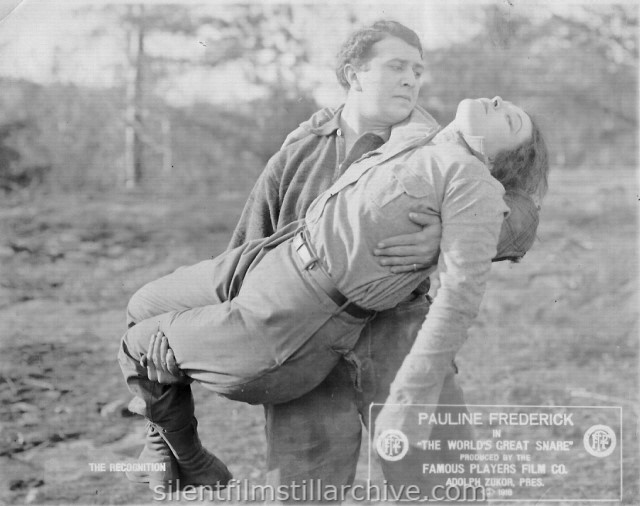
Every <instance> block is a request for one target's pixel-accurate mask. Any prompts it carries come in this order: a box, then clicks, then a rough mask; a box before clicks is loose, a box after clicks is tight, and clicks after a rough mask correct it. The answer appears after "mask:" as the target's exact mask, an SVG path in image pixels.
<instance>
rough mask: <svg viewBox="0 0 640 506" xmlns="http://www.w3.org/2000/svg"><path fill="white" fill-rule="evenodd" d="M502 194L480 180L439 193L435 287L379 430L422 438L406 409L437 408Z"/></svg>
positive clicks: (480, 287)
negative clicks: (441, 199) (437, 284)
mask: <svg viewBox="0 0 640 506" xmlns="http://www.w3.org/2000/svg"><path fill="white" fill-rule="evenodd" d="M502 193H503V191H502V189H498V188H497V186H496V185H494V184H492V183H490V182H488V181H486V180H482V179H467V180H463V181H459V182H457V183H456V184H455V185H451V186H450V187H449V188H447V189H446V190H445V198H444V203H443V207H442V240H441V246H440V250H441V253H440V258H439V261H438V271H439V276H440V287H439V289H438V292H437V294H436V296H435V298H434V302H433V304H432V305H431V308H430V310H429V313H428V315H427V317H426V319H425V321H424V323H423V325H422V327H421V328H420V330H419V332H418V335H417V337H416V340H415V342H414V345H413V347H412V348H411V351H410V352H409V354H408V355H407V357H406V358H405V360H404V362H403V364H402V366H401V367H400V369H399V371H398V373H397V375H396V377H395V379H394V381H393V383H392V385H391V391H390V395H389V398H388V399H387V405H386V406H385V407H384V409H383V412H382V413H383V416H382V415H381V418H382V419H381V420H380V423H381V425H382V427H381V429H382V430H384V429H385V428H399V429H401V430H403V431H405V432H406V433H407V435H408V436H409V439H410V441H411V440H412V439H416V438H417V439H426V438H427V437H428V433H427V431H425V427H421V428H420V432H419V433H418V432H417V430H418V427H416V426H415V424H412V422H411V420H412V419H415V417H413V418H412V416H411V413H410V408H409V409H406V408H407V405H411V404H432V405H437V404H438V399H439V396H440V392H441V390H442V386H443V383H444V378H445V376H446V374H447V373H448V372H449V371H451V363H452V361H453V358H454V357H455V355H456V352H457V351H458V350H459V349H460V347H461V346H462V345H463V343H464V342H465V340H466V338H467V332H468V329H469V327H470V326H471V323H472V321H473V319H474V318H475V317H476V315H477V314H478V311H479V308H480V303H481V301H482V297H483V295H484V291H485V286H486V283H487V279H488V276H489V271H490V268H491V259H492V258H493V256H494V255H495V253H496V244H497V242H498V235H499V232H500V226H501V223H502V220H503V217H504V214H505V212H506V211H507V210H508V208H507V207H506V205H505V203H504V201H503V199H502ZM379 419H380V417H379ZM385 424H387V425H391V426H387V427H384V425H385Z"/></svg>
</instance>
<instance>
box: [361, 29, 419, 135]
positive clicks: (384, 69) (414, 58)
mask: <svg viewBox="0 0 640 506" xmlns="http://www.w3.org/2000/svg"><path fill="white" fill-rule="evenodd" d="M371 53H372V57H371V60H369V62H368V63H366V64H365V65H364V66H363V68H361V69H360V70H356V72H355V74H356V78H357V82H356V83H354V84H352V90H351V91H352V92H353V95H354V98H355V99H356V100H357V103H358V109H359V111H360V113H361V114H362V115H363V116H364V117H366V118H367V119H368V120H369V121H372V122H375V123H378V124H380V125H381V126H391V125H394V124H396V123H398V122H400V121H402V120H404V119H405V118H406V117H407V116H409V114H411V111H412V110H413V108H414V107H415V105H416V101H417V100H418V93H419V91H420V84H421V79H422V73H423V72H424V64H423V63H422V58H421V56H420V51H418V49H417V48H415V47H413V46H411V45H410V44H407V43H406V42H405V41H403V40H402V39H399V38H397V37H391V36H389V37H386V38H384V39H382V40H380V41H378V42H376V43H375V44H374V45H373V47H372V48H371ZM351 95H352V94H351V93H350V96H351Z"/></svg>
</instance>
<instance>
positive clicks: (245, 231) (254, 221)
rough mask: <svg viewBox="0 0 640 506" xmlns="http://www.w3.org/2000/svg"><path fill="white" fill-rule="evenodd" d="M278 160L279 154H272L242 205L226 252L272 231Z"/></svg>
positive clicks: (275, 217) (275, 222) (277, 199)
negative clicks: (240, 213) (242, 207)
mask: <svg viewBox="0 0 640 506" xmlns="http://www.w3.org/2000/svg"><path fill="white" fill-rule="evenodd" d="M281 158H282V155H281V153H276V154H275V155H274V156H273V157H272V158H271V159H270V160H269V162H268V163H267V166H266V167H265V169H264V170H263V171H262V174H260V177H259V178H258V181H256V184H255V185H254V187H253V189H252V190H251V193H250V194H249V197H248V198H247V202H246V203H245V205H244V209H243V210H242V215H241V216H240V219H239V220H238V224H237V225H236V228H235V230H234V231H233V235H232V236H231V241H230V242H229V247H228V249H232V248H236V247H238V246H241V245H242V244H244V243H245V242H247V241H251V240H254V239H262V238H264V237H269V236H270V235H272V234H273V233H274V232H275V231H276V228H277V226H278V217H279V215H280V180H279V176H278V174H279V172H280V162H281Z"/></svg>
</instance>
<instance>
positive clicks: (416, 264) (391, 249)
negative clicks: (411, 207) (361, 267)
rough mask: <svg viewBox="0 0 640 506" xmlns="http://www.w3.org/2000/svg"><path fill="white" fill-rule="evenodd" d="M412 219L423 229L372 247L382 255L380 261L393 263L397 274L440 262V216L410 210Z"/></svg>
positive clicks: (392, 267) (393, 269)
mask: <svg viewBox="0 0 640 506" xmlns="http://www.w3.org/2000/svg"><path fill="white" fill-rule="evenodd" d="M409 219H410V220H411V221H413V222H414V223H416V224H418V225H421V226H422V227H423V228H422V230H421V231H420V232H415V233H413V234H404V235H397V236H395V237H391V238H389V239H385V240H384V241H382V242H380V243H378V247H377V248H376V249H375V250H373V254H374V255H376V256H378V257H379V260H378V261H379V262H380V265H386V266H389V267H391V272H393V273H394V274H397V273H400V272H410V271H417V270H422V269H427V268H429V267H432V266H434V265H435V264H437V263H438V254H439V253H440V239H441V237H442V226H441V224H440V218H438V217H437V216H434V215H432V214H426V213H417V212H411V213H409Z"/></svg>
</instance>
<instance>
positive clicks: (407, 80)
mask: <svg viewBox="0 0 640 506" xmlns="http://www.w3.org/2000/svg"><path fill="white" fill-rule="evenodd" d="M417 83H418V78H417V77H416V74H415V72H414V71H413V69H407V70H406V71H405V72H404V74H403V75H402V85H403V86H411V87H413V86H415V85H416V84H417Z"/></svg>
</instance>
